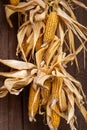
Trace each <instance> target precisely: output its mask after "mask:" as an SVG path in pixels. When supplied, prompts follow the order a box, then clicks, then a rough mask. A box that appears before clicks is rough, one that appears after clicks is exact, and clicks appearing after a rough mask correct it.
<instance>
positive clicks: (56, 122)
mask: <svg viewBox="0 0 87 130" xmlns="http://www.w3.org/2000/svg"><path fill="white" fill-rule="evenodd" d="M58 111H59V108H58V104H56V105H55V110H52V112H51V124H52V127H53V128H58V127H59V124H60V116H59V115H58V114H57V112H58Z"/></svg>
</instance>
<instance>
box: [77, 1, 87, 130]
mask: <svg viewBox="0 0 87 130" xmlns="http://www.w3.org/2000/svg"><path fill="white" fill-rule="evenodd" d="M81 1H82V2H83V3H84V4H86V5H87V1H86V0H81ZM76 14H77V16H78V21H79V22H80V23H82V24H83V25H85V26H86V27H87V12H86V11H85V10H84V9H81V8H78V9H77V11H76ZM77 44H78V43H77ZM85 61H87V53H86V59H85ZM78 62H79V68H80V71H79V72H78V71H76V75H75V77H76V79H78V80H79V81H80V82H81V84H82V86H83V90H84V92H85V94H86V96H87V62H86V67H85V69H84V51H82V52H81V53H80V54H79V55H78ZM86 106H87V105H86ZM86 108H87V107H86ZM76 115H77V118H78V120H77V121H78V126H77V129H78V130H86V129H87V123H86V122H85V120H84V118H83V117H82V115H81V113H80V111H79V110H78V109H77V110H76Z"/></svg>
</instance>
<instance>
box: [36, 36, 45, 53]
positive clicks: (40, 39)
mask: <svg viewBox="0 0 87 130" xmlns="http://www.w3.org/2000/svg"><path fill="white" fill-rule="evenodd" d="M42 39H43V38H42V36H41V37H39V39H38V40H37V42H36V47H35V50H36V52H37V51H38V50H39V49H40V47H41V44H42Z"/></svg>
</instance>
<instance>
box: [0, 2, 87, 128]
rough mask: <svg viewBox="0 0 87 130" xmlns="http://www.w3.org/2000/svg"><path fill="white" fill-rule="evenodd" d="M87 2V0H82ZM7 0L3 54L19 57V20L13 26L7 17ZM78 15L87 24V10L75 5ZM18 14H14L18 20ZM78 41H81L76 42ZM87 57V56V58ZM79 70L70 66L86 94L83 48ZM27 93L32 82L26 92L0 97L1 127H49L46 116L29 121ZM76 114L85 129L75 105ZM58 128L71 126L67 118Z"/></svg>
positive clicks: (1, 16) (0, 43)
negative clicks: (17, 54)
mask: <svg viewBox="0 0 87 130" xmlns="http://www.w3.org/2000/svg"><path fill="white" fill-rule="evenodd" d="M81 1H82V2H84V3H85V4H86V5H87V1H86V0H81ZM6 2H7V0H1V1H0V58H2V59H8V58H9V59H13V58H16V55H15V50H16V45H17V39H16V33H17V24H16V23H14V26H15V28H13V29H11V28H10V27H9V26H8V24H7V22H6V18H5V12H4V6H3V4H5V3H6ZM75 12H76V15H77V16H78V20H79V22H80V23H82V24H83V25H85V26H87V20H86V19H87V12H86V11H85V10H84V9H81V8H76V9H75ZM16 19H17V16H15V17H14V18H13V21H16ZM76 44H78V42H76ZM85 60H86V61H87V57H86V59H85ZM78 61H79V67H80V72H78V71H77V70H76V66H75V65H74V66H72V67H71V66H70V65H69V68H68V72H70V73H71V74H72V75H73V76H75V77H76V78H77V79H78V80H79V81H81V83H82V85H83V89H84V91H85V94H86V95H87V63H86V68H85V69H84V65H83V52H82V53H80V54H79V55H78ZM1 70H2V71H5V70H7V68H6V67H5V66H2V65H0V71H1ZM3 80H4V78H2V77H0V86H1V85H2V84H3ZM28 94H29V86H27V87H25V89H24V90H23V92H22V93H21V94H20V95H19V96H14V95H10V94H9V95H8V96H6V97H5V98H3V99H0V130H49V128H48V126H47V125H44V123H45V124H46V122H45V121H44V117H43V116H39V115H37V116H36V119H37V121H36V122H33V123H30V122H29V121H28V109H27V105H28ZM76 115H77V117H78V126H77V129H78V130H86V129H87V124H86V123H85V121H84V119H83V117H82V115H81V113H80V112H79V111H78V110H77V109H76ZM59 130H70V127H69V125H67V124H66V121H64V120H63V119H62V120H61V124H60V127H59Z"/></svg>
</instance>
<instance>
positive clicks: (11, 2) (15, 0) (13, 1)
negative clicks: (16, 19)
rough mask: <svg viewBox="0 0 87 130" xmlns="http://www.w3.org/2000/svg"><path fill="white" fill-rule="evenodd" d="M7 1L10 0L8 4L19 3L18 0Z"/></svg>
mask: <svg viewBox="0 0 87 130" xmlns="http://www.w3.org/2000/svg"><path fill="white" fill-rule="evenodd" d="M9 2H10V4H12V5H15V6H16V5H18V4H19V2H20V0H9Z"/></svg>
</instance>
